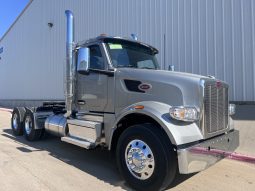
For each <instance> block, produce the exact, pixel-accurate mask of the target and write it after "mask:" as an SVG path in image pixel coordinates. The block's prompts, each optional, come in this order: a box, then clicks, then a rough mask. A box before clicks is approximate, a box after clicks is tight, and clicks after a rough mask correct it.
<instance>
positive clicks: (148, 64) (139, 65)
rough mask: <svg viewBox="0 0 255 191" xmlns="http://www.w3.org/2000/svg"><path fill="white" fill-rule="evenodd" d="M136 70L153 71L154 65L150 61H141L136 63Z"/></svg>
mask: <svg viewBox="0 0 255 191" xmlns="http://www.w3.org/2000/svg"><path fill="white" fill-rule="evenodd" d="M137 68H148V69H150V68H151V69H154V68H155V65H154V63H153V61H152V60H143V61H140V62H137Z"/></svg>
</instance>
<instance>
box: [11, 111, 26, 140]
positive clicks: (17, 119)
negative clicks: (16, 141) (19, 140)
mask: <svg viewBox="0 0 255 191" xmlns="http://www.w3.org/2000/svg"><path fill="white" fill-rule="evenodd" d="M24 113H25V109H23V108H14V110H13V112H12V118H11V126H12V132H13V134H14V135H15V136H21V135H23V116H24Z"/></svg>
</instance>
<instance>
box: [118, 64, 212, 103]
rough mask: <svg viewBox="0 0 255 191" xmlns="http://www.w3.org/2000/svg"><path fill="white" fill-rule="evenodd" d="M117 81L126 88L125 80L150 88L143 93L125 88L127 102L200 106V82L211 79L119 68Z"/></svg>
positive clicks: (159, 71)
mask: <svg viewBox="0 0 255 191" xmlns="http://www.w3.org/2000/svg"><path fill="white" fill-rule="evenodd" d="M116 77H117V78H119V79H117V81H120V82H122V87H126V83H125V80H131V81H136V82H137V81H139V82H140V83H142V84H149V85H150V86H151V88H150V89H149V90H146V91H145V93H143V94H141V93H137V92H132V91H129V90H128V88H127V87H126V90H125V91H126V92H127V102H129V103H135V102H136V101H147V100H148V101H159V102H164V103H166V104H169V105H175V106H177V105H186V106H197V107H199V108H201V106H202V98H203V97H202V96H203V93H202V85H201V80H202V79H203V80H206V79H208V80H212V79H211V78H208V77H205V76H200V75H195V74H190V73H182V72H173V71H165V70H150V69H133V68H132V69H130V68H119V69H117V75H116Z"/></svg>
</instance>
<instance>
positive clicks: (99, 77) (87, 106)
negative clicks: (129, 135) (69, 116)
mask: <svg viewBox="0 0 255 191" xmlns="http://www.w3.org/2000/svg"><path fill="white" fill-rule="evenodd" d="M88 47H89V49H90V69H89V74H86V75H83V74H77V84H76V85H77V88H76V91H77V92H76V93H77V94H76V105H77V107H78V110H79V112H85V111H86V112H88V111H92V112H93V111H95V112H104V111H105V108H106V106H107V100H108V98H107V89H108V76H107V75H106V74H104V71H105V70H106V68H107V61H106V56H105V54H103V51H102V50H103V48H102V47H101V46H100V45H99V44H95V45H91V46H88Z"/></svg>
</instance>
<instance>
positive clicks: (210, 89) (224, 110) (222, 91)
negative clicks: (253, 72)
mask: <svg viewBox="0 0 255 191" xmlns="http://www.w3.org/2000/svg"><path fill="white" fill-rule="evenodd" d="M204 109H205V113H204V119H205V120H204V125H205V128H206V131H207V133H208V134H210V133H216V132H219V131H222V130H224V129H226V128H227V127H228V85H227V84H224V83H221V82H216V81H209V82H206V83H205V89H204Z"/></svg>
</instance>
